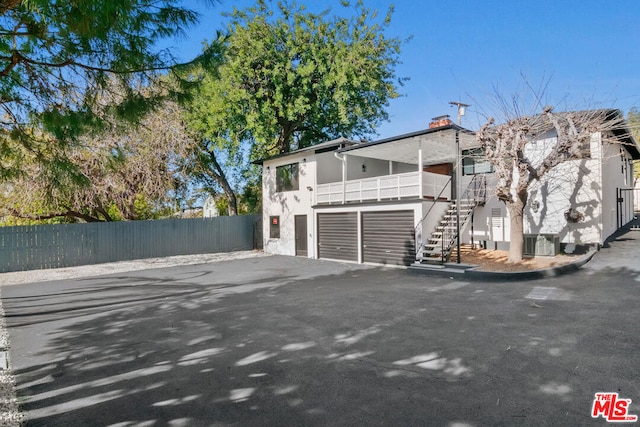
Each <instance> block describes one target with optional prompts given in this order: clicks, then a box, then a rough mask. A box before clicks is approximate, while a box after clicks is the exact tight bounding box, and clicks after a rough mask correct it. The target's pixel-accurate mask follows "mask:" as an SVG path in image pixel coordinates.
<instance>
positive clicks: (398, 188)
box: [316, 171, 451, 205]
mask: <svg viewBox="0 0 640 427" xmlns="http://www.w3.org/2000/svg"><path fill="white" fill-rule="evenodd" d="M421 192H422V194H420V193H421ZM412 198H417V199H444V200H449V199H450V198H451V177H449V176H447V175H439V174H435V173H429V172H418V171H416V172H408V173H402V174H396V175H384V176H377V177H373V178H365V179H356V180H351V181H346V182H344V183H343V182H342V181H340V182H331V183H328V184H319V185H318V186H317V190H316V204H319V205H323V204H341V203H356V202H368V201H381V200H400V199H412Z"/></svg>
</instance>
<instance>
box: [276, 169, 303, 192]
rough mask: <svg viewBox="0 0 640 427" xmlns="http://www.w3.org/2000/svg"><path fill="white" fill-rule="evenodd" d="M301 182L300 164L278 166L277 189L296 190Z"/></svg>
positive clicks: (281, 190)
mask: <svg viewBox="0 0 640 427" xmlns="http://www.w3.org/2000/svg"><path fill="white" fill-rule="evenodd" d="M299 185H300V183H299V181H298V164H297V163H291V164H290V165H284V166H278V167H277V168H276V191H277V192H278V193H280V192H283V191H295V190H297V189H298V187H299Z"/></svg>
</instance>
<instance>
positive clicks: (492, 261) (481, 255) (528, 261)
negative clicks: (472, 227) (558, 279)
mask: <svg viewBox="0 0 640 427" xmlns="http://www.w3.org/2000/svg"><path fill="white" fill-rule="evenodd" d="M460 252H461V256H460V261H461V262H463V263H465V264H478V265H480V268H479V270H483V271H527V270H538V269H541V268H549V267H556V266H559V265H564V264H569V263H570V262H573V261H575V260H576V259H578V258H579V257H580V256H579V255H565V254H559V255H556V256H554V257H537V258H525V259H523V260H522V261H521V262H519V263H515V264H511V263H507V258H508V255H509V254H508V252H507V251H495V250H489V249H473V248H472V247H471V246H468V245H463V246H462V247H461V250H460ZM451 260H452V261H453V260H456V254H455V253H454V254H453V255H451Z"/></svg>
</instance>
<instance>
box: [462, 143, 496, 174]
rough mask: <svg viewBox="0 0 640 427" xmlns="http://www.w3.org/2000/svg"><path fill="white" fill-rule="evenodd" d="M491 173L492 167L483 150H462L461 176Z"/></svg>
mask: <svg viewBox="0 0 640 427" xmlns="http://www.w3.org/2000/svg"><path fill="white" fill-rule="evenodd" d="M491 172H493V165H492V164H491V163H490V162H489V160H487V158H486V157H485V156H484V149H482V148H472V149H470V150H462V174H463V175H476V174H479V173H491Z"/></svg>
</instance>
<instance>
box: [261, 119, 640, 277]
mask: <svg viewBox="0 0 640 427" xmlns="http://www.w3.org/2000/svg"><path fill="white" fill-rule="evenodd" d="M611 114H620V115H621V113H620V112H619V111H617V110H611ZM622 133H623V134H621V135H602V134H600V133H596V134H593V135H592V138H591V146H590V147H589V154H588V156H587V158H584V159H581V160H572V161H568V162H565V163H563V164H561V165H560V166H558V167H557V168H555V169H554V170H553V171H552V173H550V174H549V175H548V176H547V177H546V178H545V179H544V180H543V181H542V182H539V183H536V184H535V185H533V186H532V187H531V189H530V195H529V203H528V206H527V208H526V211H525V216H526V219H525V255H527V254H528V255H536V254H537V255H544V254H546V252H547V251H549V250H552V251H554V252H557V251H558V250H559V247H560V245H562V246H563V247H565V248H571V247H572V246H573V245H576V244H582V245H587V244H593V245H600V244H602V243H603V242H604V241H605V240H606V239H607V237H609V236H610V235H612V234H613V233H614V232H615V231H616V230H618V229H619V228H620V227H622V226H623V225H625V224H626V223H628V222H629V221H630V220H631V219H633V200H632V197H633V192H632V191H626V190H627V189H631V188H633V163H632V160H633V159H639V158H640V147H639V146H638V144H637V142H636V141H635V140H634V139H633V138H632V137H631V136H630V133H629V132H625V131H624V130H622ZM609 136H615V137H616V138H615V141H617V142H616V143H613V142H611V141H612V140H614V138H609ZM553 143H554V135H551V134H550V135H548V137H546V138H545V139H544V140H541V141H538V142H536V144H533V145H532V146H531V147H530V153H531V155H535V152H536V150H538V151H540V150H545V149H547V148H548V147H549V146H552V145H553ZM257 163H258V164H262V166H263V184H262V185H263V188H262V191H263V226H264V228H263V236H264V250H265V252H268V253H272V254H282V255H296V256H304V257H310V258H326V259H335V260H343V261H351V262H357V263H374V264H395V265H409V264H411V263H413V262H415V261H416V260H418V261H424V262H426V261H436V262H440V261H443V260H445V259H446V258H447V256H448V255H449V253H450V250H451V247H452V245H453V242H454V241H455V240H456V236H457V230H458V228H460V240H461V241H462V242H463V243H475V244H479V245H481V246H483V247H486V248H489V249H507V248H508V245H509V218H508V214H507V210H506V208H505V206H504V204H503V203H502V202H500V201H498V200H497V199H496V197H494V196H493V194H494V193H493V189H492V185H495V181H496V180H495V179H494V176H493V175H494V174H493V173H492V168H491V165H490V164H489V163H488V162H487V161H486V160H485V159H483V157H482V152H481V150H479V148H478V143H477V142H476V138H475V135H474V132H472V131H470V130H468V129H465V128H462V127H460V126H457V125H455V124H453V123H452V122H451V121H450V120H449V119H448V117H446V116H443V117H438V118H436V119H434V121H433V122H432V123H431V124H430V125H429V128H427V129H424V130H421V131H417V132H413V133H409V134H405V135H399V136H396V137H392V138H387V139H383V140H379V141H373V142H357V141H351V140H348V139H344V138H340V139H336V140H333V141H328V142H325V143H322V144H318V145H315V146H312V147H308V148H303V149H300V150H296V151H292V152H289V153H285V154H281V155H278V156H275V157H272V158H269V159H264V160H261V161H259V162H257ZM457 164H460V167H459V168H456V165H457ZM456 169H457V170H458V172H456ZM629 198H631V200H629ZM456 200H459V201H460V207H459V208H456V204H455V203H456ZM458 217H459V219H460V220H459V223H458ZM458 224H460V225H458ZM549 248H551V249H549Z"/></svg>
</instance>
